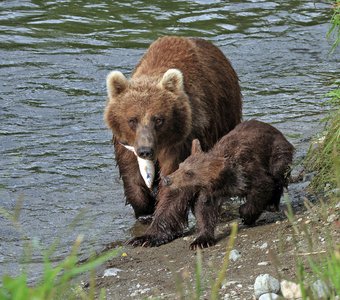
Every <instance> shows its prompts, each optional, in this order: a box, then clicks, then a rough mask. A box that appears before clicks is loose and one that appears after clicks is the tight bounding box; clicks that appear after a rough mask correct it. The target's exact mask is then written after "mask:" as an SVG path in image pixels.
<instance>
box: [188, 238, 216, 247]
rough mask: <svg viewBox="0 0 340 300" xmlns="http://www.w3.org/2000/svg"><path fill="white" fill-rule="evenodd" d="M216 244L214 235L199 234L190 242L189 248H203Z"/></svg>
mask: <svg viewBox="0 0 340 300" xmlns="http://www.w3.org/2000/svg"><path fill="white" fill-rule="evenodd" d="M215 244H216V240H215V238H214V237H211V236H206V235H201V236H198V237H197V238H196V239H195V240H194V241H193V242H192V243H191V244H190V250H197V248H200V249H203V248H208V247H211V246H214V245H215Z"/></svg>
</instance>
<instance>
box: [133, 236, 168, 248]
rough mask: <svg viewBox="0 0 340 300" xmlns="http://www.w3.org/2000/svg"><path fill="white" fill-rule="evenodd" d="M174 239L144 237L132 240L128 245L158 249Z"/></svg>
mask: <svg viewBox="0 0 340 300" xmlns="http://www.w3.org/2000/svg"><path fill="white" fill-rule="evenodd" d="M173 239H174V238H169V237H160V236H157V235H148V234H146V235H142V236H139V237H135V238H132V239H131V240H129V241H128V242H127V244H128V245H131V246H133V247H158V246H160V245H163V244H166V243H168V242H170V241H172V240H173Z"/></svg>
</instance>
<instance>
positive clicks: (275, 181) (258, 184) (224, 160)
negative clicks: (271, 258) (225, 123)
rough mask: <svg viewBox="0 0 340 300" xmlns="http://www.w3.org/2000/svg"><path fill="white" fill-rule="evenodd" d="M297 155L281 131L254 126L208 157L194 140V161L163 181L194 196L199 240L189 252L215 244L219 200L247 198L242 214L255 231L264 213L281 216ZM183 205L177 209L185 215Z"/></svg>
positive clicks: (226, 140)
mask: <svg viewBox="0 0 340 300" xmlns="http://www.w3.org/2000/svg"><path fill="white" fill-rule="evenodd" d="M293 152H294V147H293V146H292V145H291V144H290V143H289V142H288V141H287V140H286V138H285V137H284V136H283V134H282V133H281V132H280V131H279V130H277V129H275V128H274V127H273V126H271V125H269V124H265V123H263V122H260V121H256V120H250V121H245V122H243V123H241V124H239V125H238V126H236V127H235V129H234V130H232V131H231V132H229V133H228V134H227V135H225V136H224V137H223V138H222V139H221V140H220V141H219V142H218V143H216V145H215V146H214V147H213V148H212V149H211V150H210V151H208V152H203V151H202V149H201V146H200V142H199V140H197V139H195V140H193V142H192V150H191V155H190V156H189V157H188V158H187V159H186V160H185V161H184V162H183V163H181V164H180V166H179V169H178V170H177V171H175V172H174V173H172V174H171V175H169V176H166V177H164V179H163V182H164V185H165V186H167V187H168V188H169V189H170V190H172V191H176V190H185V191H190V192H191V194H192V195H196V196H193V199H194V200H193V201H194V203H190V202H188V203H187V204H186V205H187V206H190V205H191V206H193V207H194V210H193V211H194V214H195V217H196V220H197V229H198V237H197V238H196V239H195V241H194V242H193V243H192V244H191V246H190V247H191V249H196V248H197V247H199V248H205V247H208V246H210V245H213V244H214V243H215V238H214V229H215V227H216V223H217V219H218V209H219V205H218V200H217V199H218V198H219V197H221V196H224V197H231V196H239V197H245V198H246V203H245V204H243V205H241V206H240V208H239V212H240V216H241V218H243V221H244V223H245V224H247V225H253V224H254V223H255V221H256V220H257V219H258V217H259V216H260V214H261V213H262V212H263V211H264V210H265V209H268V208H270V209H272V208H275V209H276V210H278V208H279V203H280V198H281V195H282V193H283V188H284V187H285V186H287V179H288V176H289V173H290V165H291V163H292V159H293ZM172 195H175V193H172ZM172 201H176V199H173V200H172ZM178 201H180V199H178ZM183 205H185V204H183V203H182V204H181V205H179V206H178V207H180V209H183ZM172 207H175V206H172ZM173 214H176V212H173ZM168 226H170V227H171V226H172V225H171V224H169V225H168Z"/></svg>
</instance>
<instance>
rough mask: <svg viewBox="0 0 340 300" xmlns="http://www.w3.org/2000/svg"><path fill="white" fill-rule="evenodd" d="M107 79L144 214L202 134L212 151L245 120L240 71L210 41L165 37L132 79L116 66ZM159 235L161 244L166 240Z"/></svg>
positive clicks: (110, 117)
mask: <svg viewBox="0 0 340 300" xmlns="http://www.w3.org/2000/svg"><path fill="white" fill-rule="evenodd" d="M106 84H107V92H108V101H107V104H106V107H105V112H104V119H105V122H106V124H107V126H108V127H109V128H110V129H111V130H112V133H113V142H114V148H115V156H116V161H117V164H118V168H119V173H120V176H121V178H122V180H123V184H124V193H125V197H126V202H127V203H128V204H130V205H131V206H132V207H133V210H134V213H135V216H136V218H140V217H144V216H147V215H150V214H153V213H154V212H155V210H156V212H157V211H158V205H159V204H160V203H162V202H163V200H162V199H161V198H160V196H161V195H162V192H161V189H162V188H163V187H162V186H161V185H160V184H159V182H160V178H161V177H162V176H166V175H169V174H171V173H172V172H174V171H175V170H176V169H177V168H178V165H179V163H180V162H182V161H183V160H184V159H185V158H187V157H188V156H189V155H190V148H191V141H192V140H193V139H194V138H198V139H200V142H201V145H202V148H203V150H205V151H207V150H209V149H210V148H212V147H213V145H214V144H215V143H216V142H217V141H218V140H219V139H220V138H221V137H222V136H223V135H225V134H226V133H227V132H229V131H230V130H232V129H233V128H234V127H235V126H236V125H237V124H238V123H240V121H241V116H242V100H241V92H240V86H239V81H238V77H237V74H236V72H235V71H234V69H233V67H232V66H231V64H230V62H229V60H228V59H227V58H226V57H225V56H224V54H223V53H222V51H221V50H219V49H218V48H217V47H216V46H214V45H213V44H212V43H211V42H209V41H205V40H203V39H199V38H184V37H176V36H165V37H161V38H159V39H157V40H156V41H155V42H153V43H152V44H151V45H150V47H149V49H148V50H147V51H146V53H145V54H144V55H143V57H142V58H141V60H140V61H139V63H138V64H137V66H136V68H135V69H134V71H133V72H132V75H131V78H127V77H125V76H124V75H123V74H122V73H121V72H119V71H113V72H111V73H110V74H109V75H108V76H107V80H106ZM136 156H137V157H136ZM143 170H146V171H145V174H143ZM143 176H144V177H145V176H146V177H145V178H147V180H145V178H144V177H143ZM187 197H189V196H188V195H186V194H185V193H183V194H182V198H183V199H184V198H187ZM159 215H160V212H157V213H155V215H154V217H155V218H157V216H159ZM155 230H156V229H155ZM178 230H180V228H178ZM178 230H177V229H176V230H175V231H176V232H177V231H178ZM158 238H160V240H159V241H155V242H157V243H158V242H161V243H163V242H164V241H163V240H162V237H160V236H156V237H155V239H158Z"/></svg>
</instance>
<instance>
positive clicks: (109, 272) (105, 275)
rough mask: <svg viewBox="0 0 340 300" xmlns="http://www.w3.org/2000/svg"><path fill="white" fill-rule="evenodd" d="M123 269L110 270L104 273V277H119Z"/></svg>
mask: <svg viewBox="0 0 340 300" xmlns="http://www.w3.org/2000/svg"><path fill="white" fill-rule="evenodd" d="M121 271H122V270H121V269H118V268H109V269H106V270H105V271H104V274H103V277H111V276H113V277H114V276H117V275H118V272H121Z"/></svg>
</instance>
